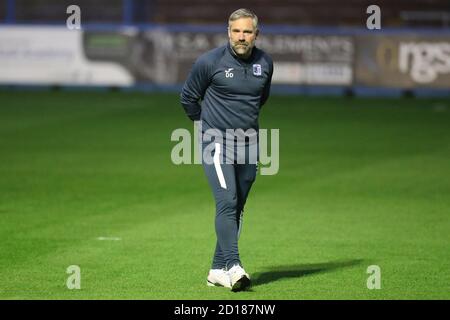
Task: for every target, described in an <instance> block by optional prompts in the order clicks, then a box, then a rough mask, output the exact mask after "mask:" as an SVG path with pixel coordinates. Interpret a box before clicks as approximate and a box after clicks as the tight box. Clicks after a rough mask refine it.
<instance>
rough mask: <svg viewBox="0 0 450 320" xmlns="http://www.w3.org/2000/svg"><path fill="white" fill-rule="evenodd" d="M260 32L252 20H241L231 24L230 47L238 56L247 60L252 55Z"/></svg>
mask: <svg viewBox="0 0 450 320" xmlns="http://www.w3.org/2000/svg"><path fill="white" fill-rule="evenodd" d="M257 36H258V30H256V29H255V28H254V27H253V19H252V18H241V19H237V20H234V21H232V22H231V24H230V25H229V27H228V37H229V38H230V45H231V47H232V48H233V50H234V52H236V54H237V55H238V56H241V57H243V58H247V57H249V56H250V54H251V53H252V49H253V47H254V46H255V40H256V37H257Z"/></svg>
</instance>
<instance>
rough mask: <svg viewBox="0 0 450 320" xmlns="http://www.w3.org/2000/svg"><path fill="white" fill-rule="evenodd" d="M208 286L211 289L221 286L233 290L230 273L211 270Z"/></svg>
mask: <svg viewBox="0 0 450 320" xmlns="http://www.w3.org/2000/svg"><path fill="white" fill-rule="evenodd" d="M206 285H208V286H210V287H214V286H219V287H226V288H231V281H230V277H229V275H228V272H226V271H225V269H211V270H209V274H208V278H207V280H206Z"/></svg>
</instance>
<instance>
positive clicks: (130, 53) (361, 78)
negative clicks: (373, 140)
mask: <svg viewBox="0 0 450 320" xmlns="http://www.w3.org/2000/svg"><path fill="white" fill-rule="evenodd" d="M262 31H263V32H262V34H261V36H260V37H259V39H258V42H257V45H258V46H259V47H260V48H262V49H264V50H266V51H267V52H269V53H270V54H271V55H272V57H273V59H274V65H275V71H274V75H273V84H274V85H281V86H282V87H283V86H284V87H285V88H287V89H286V91H294V92H302V90H303V91H305V90H309V91H313V90H312V89H313V88H323V89H325V88H327V89H328V90H331V91H333V90H334V91H336V92H341V93H345V90H348V89H351V88H385V89H387V90H389V89H395V90H421V89H423V90H425V91H426V90H428V91H430V90H431V91H433V90H438V91H439V90H440V91H444V92H448V91H449V89H450V32H449V31H448V30H443V31H439V32H438V31H436V30H424V29H422V30H411V29H397V30H395V29H389V30H383V31H382V32H380V31H376V32H373V31H367V30H362V29H354V28H346V29H330V28H300V27H292V28H287V27H284V28H283V27H266V28H264V29H263V30H262ZM226 42H227V34H226V28H225V26H223V27H222V26H211V27H193V26H177V25H171V26H145V27H139V26H128V27H123V26H122V27H119V26H109V27H105V26H90V27H85V28H83V29H82V30H69V29H67V28H65V27H61V26H45V25H42V26H30V25H28V26H26V25H3V26H0V70H1V72H0V84H2V85H44V86H45V85H50V86H58V85H63V86H113V87H119V88H125V89H126V88H128V89H129V88H139V87H141V88H142V87H145V86H148V85H150V86H151V85H153V86H156V87H159V88H163V87H165V88H179V86H180V85H181V84H182V83H183V81H184V80H185V79H186V76H187V74H188V72H189V70H190V68H191V66H192V63H193V62H194V61H195V59H196V58H197V57H198V56H200V55H201V54H202V53H204V52H205V51H207V50H210V49H212V48H214V47H216V46H219V45H222V44H224V43H226ZM305 88H306V89H305ZM281 91H282V90H281ZM319 91H320V90H319Z"/></svg>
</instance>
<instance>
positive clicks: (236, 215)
mask: <svg viewBox="0 0 450 320" xmlns="http://www.w3.org/2000/svg"><path fill="white" fill-rule="evenodd" d="M207 145H208V144H207V143H202V151H204V150H205V147H206V146H207ZM223 149H226V147H224V146H223V145H221V144H218V143H216V144H215V148H214V149H213V150H211V151H210V152H211V156H212V157H213V158H214V161H213V163H207V162H206V161H204V159H203V161H202V165H203V169H204V171H205V174H206V176H207V178H208V182H209V185H210V187H211V189H212V192H213V194H214V199H215V204H216V217H215V229H216V235H217V242H216V247H215V252H214V258H213V262H212V269H222V268H225V269H229V268H231V267H232V266H233V265H235V264H240V265H241V266H242V264H241V260H240V258H239V250H238V238H239V235H238V229H239V227H240V224H241V225H242V213H243V210H244V205H245V202H246V200H247V197H248V194H249V192H250V188H251V187H252V184H253V182H254V181H255V178H256V171H257V164H256V161H254V163H249V162H247V161H246V162H245V163H244V164H238V163H237V161H234V162H233V163H227V161H226V160H225V156H223V155H222V152H223ZM246 150H247V152H248V147H247V149H246ZM219 153H220V154H219ZM219 159H220V161H219ZM234 159H237V157H235V158H234ZM247 160H248V159H247Z"/></svg>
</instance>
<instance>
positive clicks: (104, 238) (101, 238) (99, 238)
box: [97, 237, 122, 241]
mask: <svg viewBox="0 0 450 320" xmlns="http://www.w3.org/2000/svg"><path fill="white" fill-rule="evenodd" d="M97 240H100V241H120V240H122V238H119V237H98V238H97Z"/></svg>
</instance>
